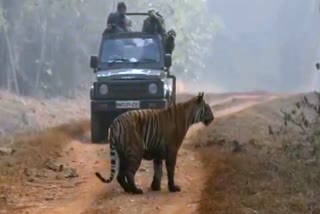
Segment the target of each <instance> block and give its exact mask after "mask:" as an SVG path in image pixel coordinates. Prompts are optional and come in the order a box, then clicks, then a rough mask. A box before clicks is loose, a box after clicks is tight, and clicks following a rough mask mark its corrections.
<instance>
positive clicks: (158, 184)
mask: <svg viewBox="0 0 320 214" xmlns="http://www.w3.org/2000/svg"><path fill="white" fill-rule="evenodd" d="M151 189H152V190H153V191H160V190H161V182H156V181H152V184H151Z"/></svg>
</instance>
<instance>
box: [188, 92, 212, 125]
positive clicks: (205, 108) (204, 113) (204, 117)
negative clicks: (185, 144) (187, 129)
mask: <svg viewBox="0 0 320 214" xmlns="http://www.w3.org/2000/svg"><path fill="white" fill-rule="evenodd" d="M194 103H195V105H194V109H193V114H192V115H193V121H192V122H193V123H199V122H202V123H203V124H204V125H206V126H208V125H210V123H211V122H212V121H213V120H214V116H213V112H212V109H211V108H210V106H209V104H207V103H206V101H205V100H204V93H203V92H202V93H199V94H198V95H197V96H196V97H195V98H194Z"/></svg>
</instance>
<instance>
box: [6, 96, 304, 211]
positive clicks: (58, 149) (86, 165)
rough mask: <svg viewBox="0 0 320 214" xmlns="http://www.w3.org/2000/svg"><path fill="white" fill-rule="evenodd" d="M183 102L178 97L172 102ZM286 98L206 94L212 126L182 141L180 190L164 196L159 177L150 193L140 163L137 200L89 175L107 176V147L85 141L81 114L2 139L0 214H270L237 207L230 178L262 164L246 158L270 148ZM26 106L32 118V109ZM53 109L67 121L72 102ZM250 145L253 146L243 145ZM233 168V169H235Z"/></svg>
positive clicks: (148, 170)
mask: <svg viewBox="0 0 320 214" xmlns="http://www.w3.org/2000/svg"><path fill="white" fill-rule="evenodd" d="M190 96H192V95H190V94H184V95H179V96H178V101H184V100H186V99H188V98H189V97H190ZM292 97H293V96H289V95H283V94H282V95H280V94H269V93H258V92H257V93H248V94H245V93H243V94H231V93H230V94H206V100H207V101H208V102H209V103H210V104H211V106H212V108H213V110H214V115H215V117H216V119H215V121H214V122H213V123H212V124H211V125H210V126H209V127H204V126H203V125H198V124H197V125H194V126H192V127H191V128H190V129H189V131H188V133H187V136H186V137H185V140H184V143H183V145H182V148H181V149H180V151H179V154H178V160H177V166H176V176H175V178H176V182H177V184H179V185H180V186H181V188H182V191H181V192H179V193H170V192H169V191H168V189H167V185H166V184H167V179H166V172H165V170H164V176H163V181H162V190H161V191H160V192H152V191H151V190H150V189H149V186H150V184H151V180H152V175H153V167H152V162H148V161H143V163H142V165H141V167H140V169H139V171H138V173H137V175H136V182H137V183H138V185H139V186H140V187H141V188H142V189H143V190H144V194H143V195H130V194H126V193H124V192H123V190H122V189H121V188H120V186H119V184H118V183H117V182H113V183H111V184H108V185H105V184H103V183H101V181H99V180H98V179H97V178H96V177H95V175H94V173H95V172H96V171H99V172H101V173H102V174H103V175H104V176H105V177H107V176H108V175H109V173H110V168H109V167H110V155H109V145H104V144H92V143H91V142H90V132H89V128H90V127H89V122H88V120H87V119H82V116H83V117H84V118H87V115H88V112H87V107H83V108H82V109H80V110H79V111H81V112H82V113H79V114H80V115H79V118H77V117H74V118H72V119H79V120H78V121H72V122H68V123H66V124H65V125H61V123H59V122H56V123H55V124H54V125H52V126H50V125H48V126H46V128H45V129H41V130H40V131H38V132H28V133H24V134H20V135H15V137H14V138H13V137H11V138H10V139H11V140H12V139H14V142H8V141H9V140H8V139H6V140H4V141H3V142H2V144H0V147H1V145H4V147H5V148H6V149H7V150H6V152H3V154H2V153H1V149H0V167H1V172H0V213H30V214H37V213H39V214H40V213H41V214H46V213H48V214H49V213H50V214H60V213H61V214H62V213H68V214H69V213H70V214H72V213H75V214H79V213H82V214H91V213H93V214H95V213H110V214H112V213H131V214H135V213H137V214H138V213H139V214H140V213H141V214H142V213H158V214H160V213H164V214H165V213H173V214H174V213H273V212H258V211H259V209H258V208H255V209H253V208H250V207H248V206H244V202H246V201H245V199H243V200H240V199H239V195H241V194H242V193H239V194H237V192H236V191H237V190H239V191H240V189H237V188H234V185H236V186H237V185H240V184H238V183H237V182H236V181H237V179H238V180H241V179H242V177H241V178H237V177H236V175H237V174H236V170H237V167H238V169H240V170H245V169H255V170H258V169H259V166H260V165H259V163H260V162H263V161H265V159H263V160H262V159H261V160H259V161H260V162H259V161H258V162H255V161H253V160H252V159H250V158H248V156H250V157H251V156H252V157H253V156H254V155H253V154H254V153H255V152H256V151H257V148H263V146H264V145H272V146H274V148H277V145H276V144H275V143H274V142H273V139H272V138H270V136H269V135H268V133H267V131H268V129H267V127H268V125H270V124H271V125H272V126H273V127H276V126H279V125H280V123H281V122H282V121H281V118H280V113H279V109H280V108H281V106H283V105H284V104H287V103H291V102H293V100H295V99H297V98H296V97H294V98H292ZM30 102H31V101H30ZM31 103H32V102H31ZM32 105H34V106H36V107H34V108H35V109H36V110H35V111H36V112H37V109H38V107H37V105H38V104H34V103H33V104H32ZM59 105H60V112H58V111H56V112H55V118H63V117H64V115H65V114H66V113H64V112H61V108H62V109H68V111H73V109H75V108H77V105H79V102H78V103H77V102H75V103H73V104H70V103H69V105H66V106H61V104H59ZM40 106H41V104H40ZM54 109H57V108H54ZM46 111H48V112H49V113H48V112H47V113H42V115H50V111H52V110H46ZM35 114H36V115H37V116H39V115H38V114H37V113H35ZM39 114H40V113H39ZM38 118H39V117H38ZM51 119H52V118H51ZM67 119H70V118H67ZM80 119H81V120H80ZM41 120H44V122H43V123H47V124H50V123H51V122H50V119H49V118H48V117H44V118H42V119H41V118H40V119H39V120H37V121H38V124H40V126H41V125H42V124H43V123H42V122H41ZM39 121H40V122H39ZM56 125H57V126H56ZM252 144H254V145H255V146H245V145H252ZM259 146H260V147H259ZM236 147H239V148H236ZM243 147H244V148H245V149H244V150H243V149H242V148H243ZM8 149H9V150H8ZM236 151H239V152H236ZM241 161H243V162H242V164H241V163H239V162H241ZM236 163H239V164H238V165H236V166H235V164H236ZM245 164H249V165H245ZM232 167H233V168H232ZM246 167H247V168H246ZM258 171H259V170H258ZM261 174H265V175H266V173H263V172H261ZM246 176H247V175H246ZM268 176H269V175H266V177H264V178H263V177H262V178H261V177H259V178H256V180H255V183H254V182H253V183H252V184H247V185H252V187H251V189H250V190H252V189H254V188H257V189H259V188H258V187H257V186H256V182H259V181H260V182H261V183H263V184H264V185H266V183H267V181H266V179H268V178H269V177H268ZM233 179H236V180H233ZM241 181H242V180H241ZM210 182H211V183H210ZM212 182H214V183H212ZM241 185H242V184H241ZM274 185H278V186H274V188H276V187H279V182H278V183H277V182H275V181H274ZM212 188H214V192H212ZM241 190H242V189H241ZM259 191H262V190H260V189H259ZM246 197H247V198H248V197H249V196H247V195H246ZM251 197H252V196H251ZM257 197H258V196H257ZM270 197H271V195H270ZM246 204H248V203H246ZM273 205H274V204H273ZM260 208H261V207H260ZM261 210H262V211H263V209H261ZM265 210H267V209H265ZM275 213H276V212H275ZM278 213H282V212H278ZM283 213H284V212H283ZM289 213H299V212H289ZM301 213H302V212H301Z"/></svg>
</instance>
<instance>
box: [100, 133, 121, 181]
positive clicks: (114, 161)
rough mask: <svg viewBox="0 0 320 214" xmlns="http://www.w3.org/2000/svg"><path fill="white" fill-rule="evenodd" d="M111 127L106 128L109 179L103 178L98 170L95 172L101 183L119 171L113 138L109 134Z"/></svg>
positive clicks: (110, 178) (111, 178)
mask: <svg viewBox="0 0 320 214" xmlns="http://www.w3.org/2000/svg"><path fill="white" fill-rule="evenodd" d="M111 128H112V127H110V128H109V130H108V142H109V144H110V159H111V174H110V177H109V179H105V178H104V177H103V176H102V175H101V174H100V173H99V172H96V173H95V175H96V176H97V177H98V178H99V180H100V181H102V182H103V183H110V182H111V181H112V180H113V178H114V176H115V174H118V173H119V156H118V153H117V150H116V147H115V145H114V140H113V138H112V136H111V135H110V134H111Z"/></svg>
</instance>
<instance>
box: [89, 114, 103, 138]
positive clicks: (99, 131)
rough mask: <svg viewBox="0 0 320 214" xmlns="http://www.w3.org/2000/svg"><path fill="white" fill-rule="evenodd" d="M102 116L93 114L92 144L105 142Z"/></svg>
mask: <svg viewBox="0 0 320 214" xmlns="http://www.w3.org/2000/svg"><path fill="white" fill-rule="evenodd" d="M102 119H103V117H102V115H101V114H99V113H97V112H91V141H92V143H101V142H102V141H103V134H104V133H103V130H104V127H103V124H102Z"/></svg>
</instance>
